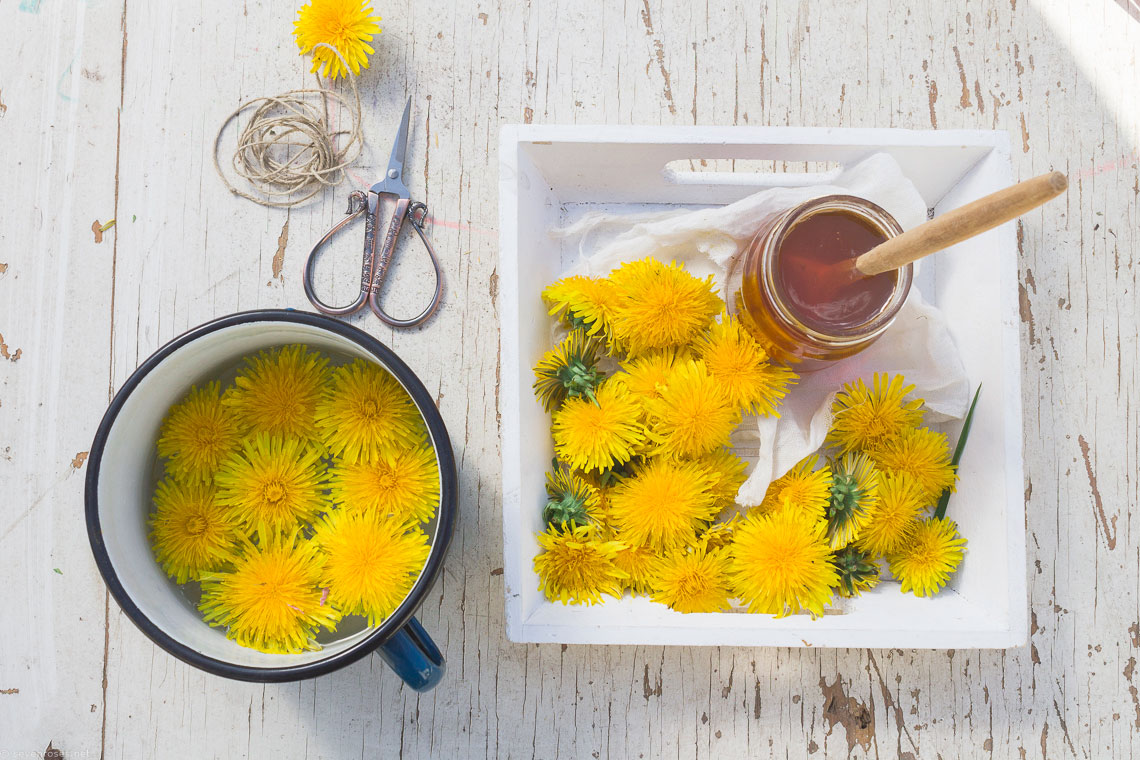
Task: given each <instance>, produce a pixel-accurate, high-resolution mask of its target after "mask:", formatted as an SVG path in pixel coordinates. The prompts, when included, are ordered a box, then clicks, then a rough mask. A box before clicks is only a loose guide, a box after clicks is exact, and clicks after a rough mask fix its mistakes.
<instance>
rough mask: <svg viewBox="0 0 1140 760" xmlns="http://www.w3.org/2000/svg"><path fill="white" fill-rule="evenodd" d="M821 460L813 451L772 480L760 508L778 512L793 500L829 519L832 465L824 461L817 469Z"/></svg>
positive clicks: (814, 515) (800, 505) (796, 505)
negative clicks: (824, 463)
mask: <svg viewBox="0 0 1140 760" xmlns="http://www.w3.org/2000/svg"><path fill="white" fill-rule="evenodd" d="M818 464H819V457H818V456H816V455H815V454H812V455H811V456H809V457H806V458H804V459H802V460H801V461H800V462H798V463H797V464H796V466H795V467H793V468H792V469H791V470H789V471H788V472H787V473H785V474H784V475H783V476H781V477H779V478H777V479H776V480H774V481H772V484H771V485H770V486H768V492H767V493H765V494H764V501H762V502H760V506H759V507H758V509H759V510H760V511H761V512H774V511H775V510H777V509H779V508H780V507H782V506H784V505H785V504H790V505H791V506H793V507H795V508H796V509H799V510H802V511H804V512H807V513H809V514H810V515H812V516H813V517H815V518H816V519H819V520H823V519H825V518H826V516H827V506H828V504H830V503H831V468H830V467H828V466H827V465H824V466H823V467H821V468H820V469H818V470H817V469H815V468H816V465H818Z"/></svg>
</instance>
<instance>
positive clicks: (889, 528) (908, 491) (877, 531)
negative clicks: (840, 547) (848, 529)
mask: <svg viewBox="0 0 1140 760" xmlns="http://www.w3.org/2000/svg"><path fill="white" fill-rule="evenodd" d="M878 495H879V498H878V499H877V500H876V501H875V503H874V504H873V505H872V507H871V509H870V514H869V515H868V518H867V524H866V525H864V526H863V528H862V530H861V531H860V532H859V539H858V540H857V541H856V542H855V545H856V546H858V547H859V548H860V549H862V550H863V551H865V552H867V554H868V555H870V556H872V557H882V556H884V555H886V554H892V553H894V552H895V551H898V550H900V549H901V548H902V547H903V546H905V545H906V544H907V542H908V541H909V540H910V536H911V534H912V533H913V532H914V529H915V527H916V526H917V525H918V518H919V516H920V515H921V513H922V509H923V506H924V504H925V499H924V498H923V494H922V490H921V489H920V488H919V487H918V485H917V484H916V483H915V482H914V480H913V479H912V478H911V477H910V476H909V475H907V474H906V473H902V472H900V473H892V472H880V473H879V489H878Z"/></svg>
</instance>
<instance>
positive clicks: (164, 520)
mask: <svg viewBox="0 0 1140 760" xmlns="http://www.w3.org/2000/svg"><path fill="white" fill-rule="evenodd" d="M148 522H149V524H150V542H151V546H152V547H153V548H154V555H155V558H156V559H158V562H159V564H161V565H162V569H163V570H165V571H166V574H167V575H169V576H170V577H171V578H173V579H174V581H175V583H185V582H186V581H193V580H198V578H199V577H200V576H201V574H202V573H203V572H204V571H209V570H218V569H220V568H221V567H222V566H223V565H225V564H226V563H227V562H229V561H230V560H231V559H233V556H234V550H233V544H234V542H235V541H236V539H237V524H236V523H235V522H234V521H233V520H232V519H230V518H229V517H228V516H227V515H226V513H225V511H224V510H223V509H222V508H221V507H219V506H218V505H217V503H215V493H214V487H213V486H212V485H207V484H205V483H180V482H178V481H175V480H166V481H163V482H161V483H159V484H158V488H157V489H156V490H155V494H154V514H152V515H151V516H150V519H149V521H148Z"/></svg>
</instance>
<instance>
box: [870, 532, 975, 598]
mask: <svg viewBox="0 0 1140 760" xmlns="http://www.w3.org/2000/svg"><path fill="white" fill-rule="evenodd" d="M965 551H966V539H964V538H962V537H961V536H960V535H959V534H958V526H957V524H956V523H955V522H954V521H953V520H950V519H947V518H945V517H932V518H930V519H928V520H923V521H922V522H920V523H919V524H918V525H917V526H916V527H915V530H914V533H913V534H912V535H911V536H910V539H909V540H908V541H907V542H906V543H905V544H904V545H903V547H902V548H901V549H899V551H898V552H897V553H895V554H893V555H891V556H889V557H888V558H887V561H888V563H889V564H890V568H891V573H893V574H894V576H895V577H896V578H898V579H899V581H901V583H902V586H901V588H902V591H903V592H904V593H905V592H908V591H909V592H911V593H913V594H914V595H915V596H934V595H935V594H937V593H938V592H939V591H941V590H942V587H943V586H945V585H946V582H947V581H948V580H950V576H951V575H952V574H953V573H954V571H955V570H957V569H958V565H960V564H961V562H962V557H963V555H964V554H965Z"/></svg>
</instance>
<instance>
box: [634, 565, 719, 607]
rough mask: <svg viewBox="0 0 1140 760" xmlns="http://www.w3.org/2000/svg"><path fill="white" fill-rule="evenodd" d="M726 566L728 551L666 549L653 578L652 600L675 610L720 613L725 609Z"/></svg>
mask: <svg viewBox="0 0 1140 760" xmlns="http://www.w3.org/2000/svg"><path fill="white" fill-rule="evenodd" d="M728 567H729V563H728V554H727V552H721V551H711V552H710V551H706V550H704V549H696V550H678V551H674V552H669V553H667V554H666V555H665V558H664V560H663V561H662V563H661V566H660V567H659V569H658V571H657V574H656V576H655V577H654V578H653V583H652V587H653V601H655V602H660V603H661V604H665V605H668V606H669V607H671V608H672V609H674V610H677V611H678V612H723V611H725V610H727V609H728V594H729V588H728Z"/></svg>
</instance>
